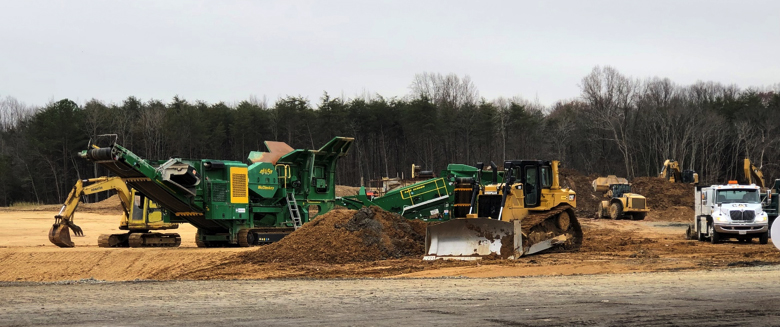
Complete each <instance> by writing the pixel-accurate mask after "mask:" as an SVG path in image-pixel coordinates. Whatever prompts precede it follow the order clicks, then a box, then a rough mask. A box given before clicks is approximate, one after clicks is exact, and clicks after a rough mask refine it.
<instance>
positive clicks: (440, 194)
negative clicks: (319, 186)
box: [337, 162, 504, 220]
mask: <svg viewBox="0 0 780 327" xmlns="http://www.w3.org/2000/svg"><path fill="white" fill-rule="evenodd" d="M490 167H491V169H489V170H485V169H483V168H484V164H483V163H477V166H476V167H474V166H469V165H463V164H449V165H447V169H445V170H442V171H441V174H440V175H439V176H440V177H434V178H430V179H427V180H423V181H419V182H416V183H414V184H411V185H408V186H404V187H399V188H396V189H393V190H390V191H388V192H387V193H385V194H384V195H382V196H379V197H373V196H370V195H369V194H368V193H367V192H366V189H365V188H364V187H361V188H360V190H359V191H358V194H357V195H353V196H346V197H340V198H337V201H338V202H339V204H340V205H342V206H344V207H347V208H349V209H359V208H362V207H366V206H378V207H380V208H382V209H384V210H386V211H390V212H395V213H397V214H400V215H401V216H403V217H405V218H407V219H422V220H449V219H452V218H458V217H466V214H468V213H469V212H468V211H469V208H470V204H471V202H472V201H471V199H472V197H474V196H476V194H477V193H478V191H479V188H478V187H479V186H480V185H485V184H490V183H493V184H496V183H499V182H502V181H503V176H504V175H503V174H504V172H503V171H498V170H497V167H496V165H495V163H493V162H491V163H490ZM475 181H476V183H474V182H475Z"/></svg>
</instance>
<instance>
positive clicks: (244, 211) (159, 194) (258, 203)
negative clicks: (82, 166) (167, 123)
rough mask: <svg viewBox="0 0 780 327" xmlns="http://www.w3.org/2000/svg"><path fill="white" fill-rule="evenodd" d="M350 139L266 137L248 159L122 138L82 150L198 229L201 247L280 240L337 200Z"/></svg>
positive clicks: (175, 219) (174, 216) (175, 217)
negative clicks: (148, 147) (162, 153)
mask: <svg viewBox="0 0 780 327" xmlns="http://www.w3.org/2000/svg"><path fill="white" fill-rule="evenodd" d="M353 141H354V139H353V138H349V137H335V138H333V139H332V140H331V141H329V142H328V143H327V144H325V145H324V146H323V147H321V148H320V149H319V150H307V149H297V150H294V149H292V148H291V147H289V146H288V145H286V144H285V143H282V142H266V145H267V147H268V148H269V150H270V151H269V152H252V153H250V155H249V161H250V163H244V162H240V161H230V160H215V159H183V158H171V159H169V160H161V161H153V160H145V159H143V158H141V157H139V156H137V155H135V154H134V153H132V152H131V151H130V150H128V149H126V148H124V147H122V146H121V145H119V144H115V143H113V144H110V145H108V146H106V147H97V146H93V148H92V149H89V150H85V151H82V153H81V156H82V157H84V158H86V159H88V160H91V161H93V162H95V163H97V164H99V165H100V166H102V167H105V168H106V169H108V170H110V171H111V172H113V173H114V174H116V175H117V176H119V177H121V178H122V179H123V180H124V181H125V182H127V184H128V185H129V186H130V187H132V188H134V189H136V190H138V191H139V192H141V193H143V194H144V195H145V196H147V197H149V198H150V199H152V200H154V201H156V202H157V203H158V204H159V205H160V206H161V207H163V208H164V209H165V210H166V211H167V213H168V215H167V216H169V217H171V218H170V220H171V221H170V222H173V223H177V222H187V223H190V224H192V225H193V226H195V227H196V228H197V229H198V232H197V234H196V243H197V245H198V246H199V247H214V246H229V245H233V246H235V245H238V246H252V245H258V244H264V243H271V242H275V241H278V240H279V239H281V238H282V237H284V236H285V235H287V234H289V233H291V232H292V231H294V230H295V229H297V228H299V227H301V225H302V224H304V223H306V222H307V221H309V219H310V217H312V218H313V217H314V216H315V215H321V214H324V213H326V212H328V211H330V210H331V209H333V207H334V205H335V170H336V164H337V162H338V160H339V158H341V157H343V156H345V155H346V154H347V153H348V151H349V149H350V147H351V146H352V143H353Z"/></svg>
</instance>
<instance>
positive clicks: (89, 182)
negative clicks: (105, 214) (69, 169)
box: [49, 177, 131, 248]
mask: <svg viewBox="0 0 780 327" xmlns="http://www.w3.org/2000/svg"><path fill="white" fill-rule="evenodd" d="M110 190H114V191H116V192H117V193H119V198H120V199H121V201H122V209H123V210H124V211H125V217H127V216H128V215H129V212H130V205H131V199H130V190H129V189H128V188H127V184H125V182H124V181H123V180H122V179H121V178H119V177H98V178H90V179H84V180H78V181H76V185H74V186H73V189H72V190H71V191H70V193H69V194H68V198H67V199H65V203H64V204H63V205H62V208H61V209H60V212H59V213H58V214H57V215H56V216H54V225H52V227H51V229H50V230H49V241H50V242H52V243H53V244H54V245H56V246H59V247H61V248H72V247H74V246H75V243H73V241H72V240H71V239H70V230H71V229H72V230H73V234H74V235H75V236H84V232H83V230H82V229H81V227H79V226H78V225H76V224H75V223H74V222H73V214H74V213H75V212H76V208H77V207H78V205H79V202H80V199H81V196H82V195H89V194H95V193H98V192H104V191H110Z"/></svg>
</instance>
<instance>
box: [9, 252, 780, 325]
mask: <svg viewBox="0 0 780 327" xmlns="http://www.w3.org/2000/svg"><path fill="white" fill-rule="evenodd" d="M778 279H780V266H767V267H752V268H734V269H729V270H710V271H707V270H702V271H688V272H665V273H637V274H622V275H595V276H594V275H588V276H557V277H527V278H493V279H464V278H438V279H407V278H403V279H361V280H354V279H349V280H254V281H249V280H248V281H176V282H119V283H105V282H99V281H92V280H90V281H83V282H78V283H50V284H35V283H0V292H2V294H3V296H2V297H0V326H22V325H40V326H67V325H76V326H150V325H152V326H159V325H164V326H259V325H270V326H311V325H314V326H399V325H407V326H581V325H587V326H774V325H778V322H779V321H780V320H778V319H780V306H778V305H777V303H778V300H780V298H779V297H778V294H780V283H777V280H778Z"/></svg>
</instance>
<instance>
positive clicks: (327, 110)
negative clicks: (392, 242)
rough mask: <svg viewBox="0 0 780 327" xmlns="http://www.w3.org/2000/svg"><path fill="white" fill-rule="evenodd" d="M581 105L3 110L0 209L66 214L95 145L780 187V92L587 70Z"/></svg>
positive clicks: (452, 82)
mask: <svg viewBox="0 0 780 327" xmlns="http://www.w3.org/2000/svg"><path fill="white" fill-rule="evenodd" d="M578 85H579V87H580V90H581V94H580V96H579V97H577V98H574V99H563V100H560V101H558V102H556V103H554V104H553V105H551V106H544V105H541V104H539V103H538V102H533V101H528V100H526V99H524V98H521V97H511V98H505V97H499V98H497V99H492V100H488V99H485V98H483V97H480V95H479V91H478V89H477V87H476V86H475V85H474V83H473V82H472V81H471V79H470V78H468V77H462V78H461V77H458V76H456V75H454V74H450V75H442V74H434V73H422V74H418V75H416V76H414V78H413V80H412V82H411V83H410V86H409V90H410V92H409V94H408V95H406V96H404V97H401V98H397V97H393V98H386V97H383V96H381V95H378V94H376V95H370V96H361V97H354V98H346V97H332V96H330V95H329V94H327V93H325V94H323V96H322V97H321V98H320V99H318V100H317V101H310V100H309V99H306V98H303V97H296V96H288V97H284V98H280V99H278V100H276V101H275V102H274V103H272V104H269V103H268V101H267V100H266V99H258V98H255V97H250V98H249V99H248V100H245V101H241V102H238V103H234V104H228V103H225V102H220V103H214V104H209V103H206V102H203V101H189V100H186V99H182V98H180V97H178V96H177V97H174V98H173V99H172V100H171V101H169V102H163V101H160V100H148V101H144V100H141V99H138V98H136V97H133V96H131V97H128V98H127V99H125V100H124V101H123V102H122V103H105V102H102V101H100V100H98V99H92V100H89V101H87V102H86V103H83V104H79V103H76V102H74V101H71V100H68V99H63V100H60V101H56V102H50V103H48V104H47V105H45V106H43V107H35V106H28V105H25V104H24V103H21V102H20V101H18V100H16V99H15V98H13V97H10V96H9V97H5V98H3V99H0V205H2V206H6V205H10V204H12V203H15V202H21V201H24V202H36V203H60V202H63V201H64V199H65V197H66V196H67V194H68V192H69V191H70V188H71V187H72V185H73V183H74V182H75V180H76V179H79V178H80V179H83V178H90V177H95V176H102V175H105V174H107V172H106V171H101V170H100V169H98V168H96V167H95V166H94V165H93V164H91V163H89V162H87V161H86V160H83V159H81V158H79V157H78V156H77V153H78V152H79V151H81V150H84V149H86V147H87V144H88V142H89V140H90V139H95V138H96V137H97V135H101V134H117V135H118V143H120V144H122V145H123V146H125V147H127V148H129V149H130V150H131V151H133V152H135V153H136V154H138V155H140V156H142V157H144V158H147V159H167V158H171V157H182V158H212V159H225V160H240V161H246V157H247V155H248V154H249V152H250V151H255V150H261V151H264V150H265V148H264V145H263V141H265V140H276V141H283V142H287V143H288V144H290V145H291V146H292V147H294V148H319V147H320V146H322V145H323V144H325V143H326V142H327V141H329V140H330V139H331V138H333V137H334V136H350V137H354V138H355V140H356V142H355V144H354V146H353V148H352V150H351V152H350V154H349V155H348V156H347V157H345V158H343V159H342V161H341V162H340V164H339V166H338V172H337V182H338V183H339V184H344V185H359V183H360V181H361V180H364V181H368V180H372V179H379V178H381V177H385V176H390V177H395V176H400V175H401V174H402V173H403V174H404V175H405V176H408V174H409V171H410V168H411V165H412V164H413V163H414V164H417V165H421V166H423V167H424V168H425V169H429V170H434V171H439V170H441V169H444V168H445V167H446V165H447V164H448V163H465V164H474V163H476V162H477V161H485V162H487V161H491V160H492V161H495V162H496V163H498V164H499V165H500V164H501V162H503V161H504V160H510V159H547V160H552V159H558V160H561V161H562V162H563V163H564V166H565V167H567V168H573V169H576V170H578V171H580V172H582V173H585V174H591V173H597V174H602V175H603V174H616V175H621V176H626V177H628V178H632V177H637V176H652V175H656V174H658V173H659V170H660V168H661V164H662V163H663V161H664V160H665V159H676V160H678V161H679V162H680V163H681V167H683V168H684V169H693V170H695V171H697V172H698V173H699V175H700V179H701V181H702V182H703V183H719V182H724V181H725V180H728V179H734V178H737V177H739V176H740V175H741V168H740V167H739V162H740V160H741V159H742V158H746V157H747V158H750V159H751V160H752V161H753V162H754V163H755V164H756V165H757V166H760V167H761V168H762V170H763V172H764V174H765V176H767V177H768V178H767V179H768V180H769V179H773V178H780V147H778V145H780V84H777V85H775V86H773V87H769V88H748V89H740V88H739V87H737V86H736V85H724V84H721V83H716V82H697V83H695V84H692V85H679V84H676V83H674V82H673V81H671V80H669V79H662V78H647V79H638V78H632V77H628V76H625V75H623V74H621V73H620V72H619V71H617V70H616V69H614V68H612V67H595V68H594V69H593V70H592V71H591V73H590V74H588V75H587V76H585V77H584V78H583V79H582V80H581V81H580V83H579V84H578Z"/></svg>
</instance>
